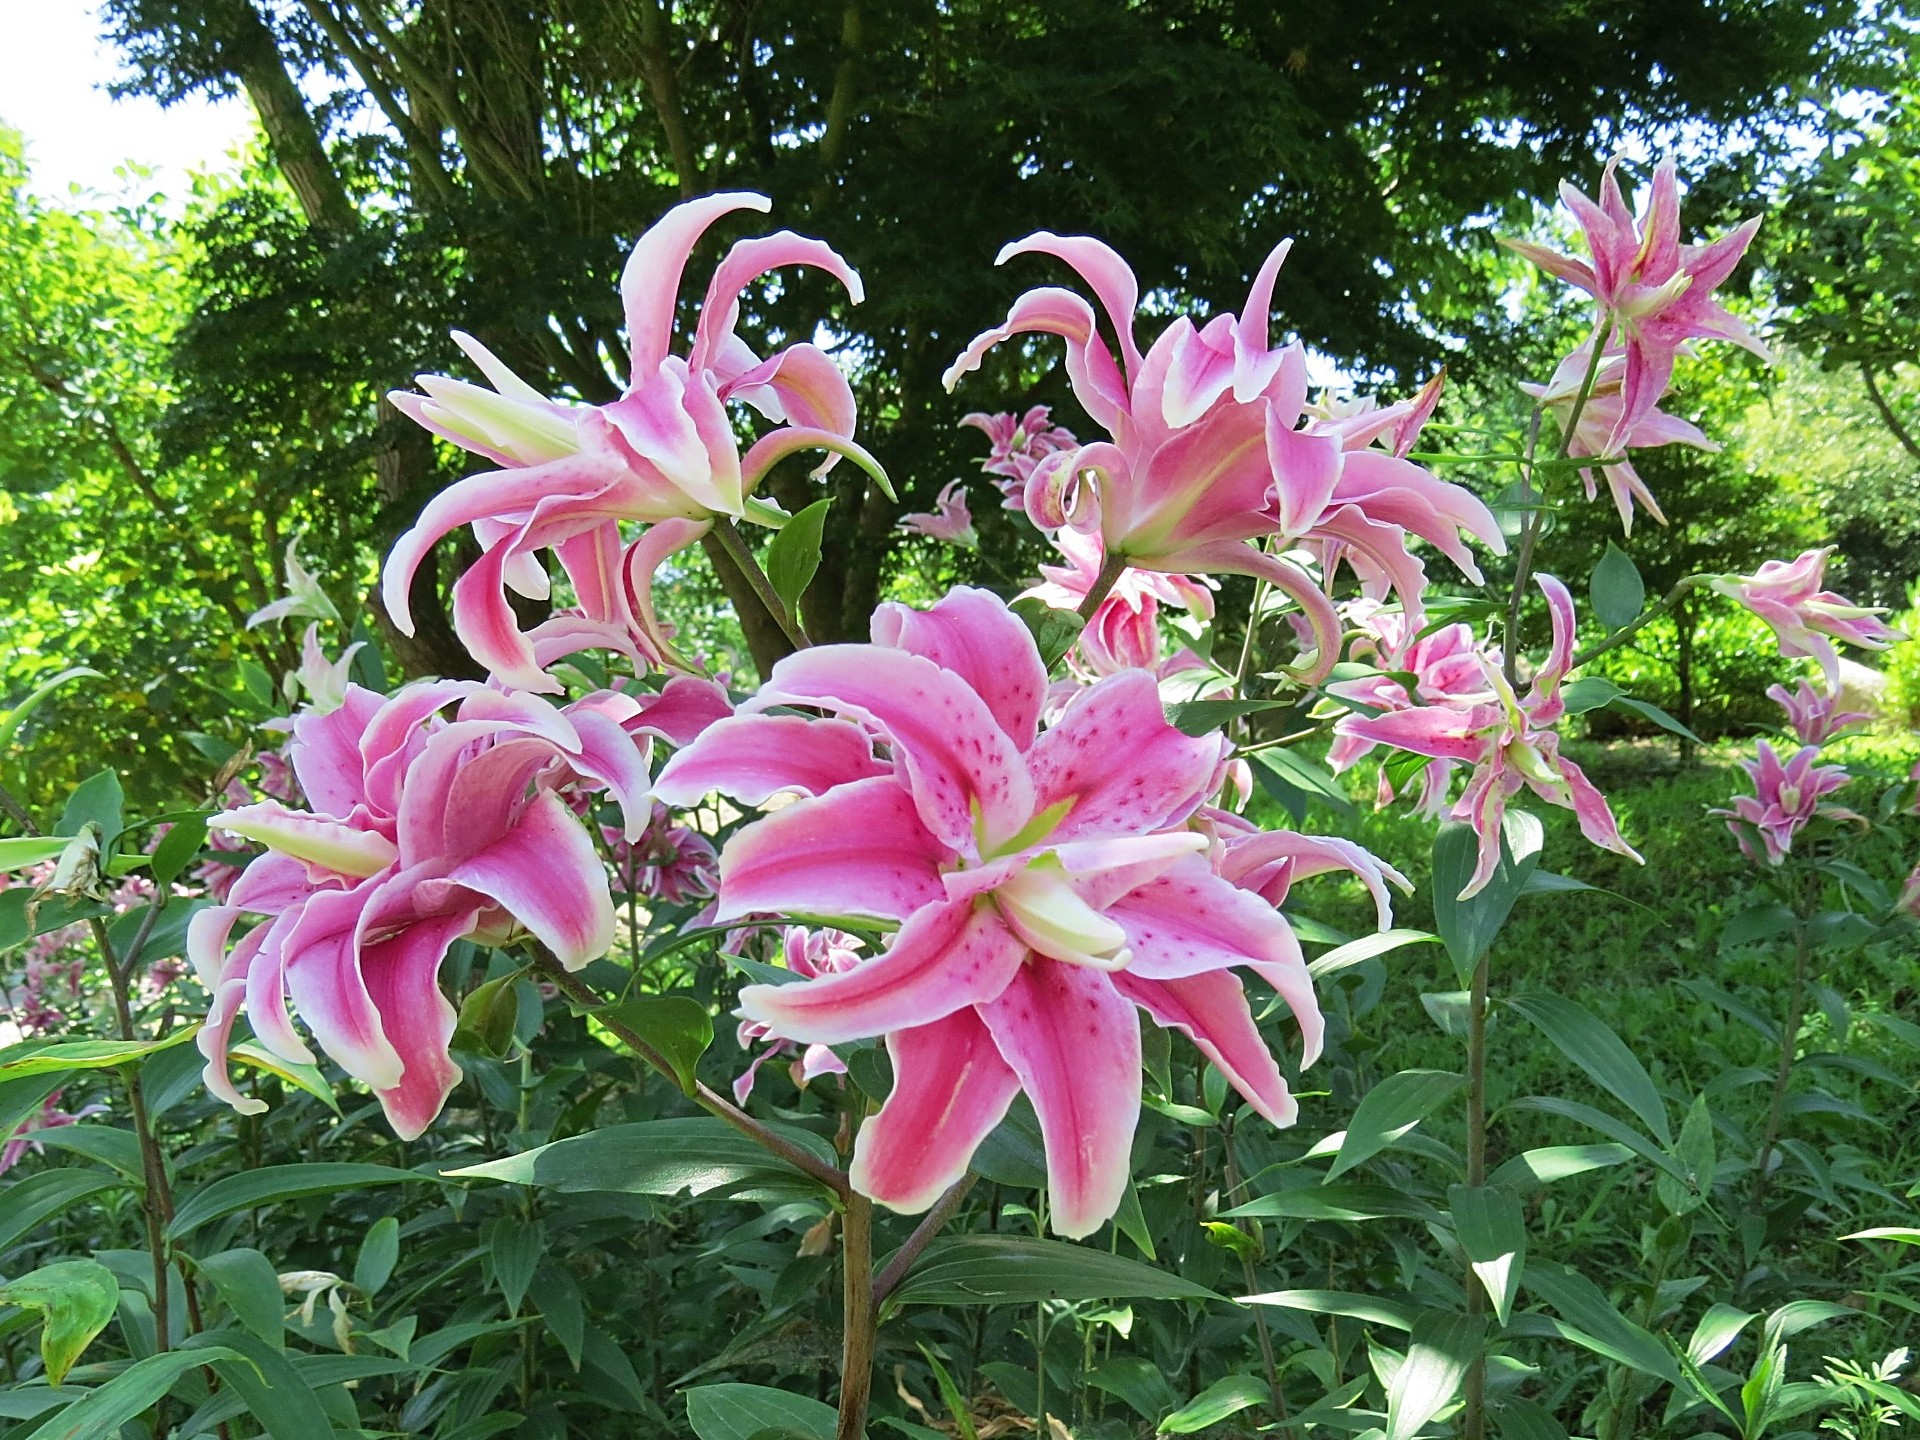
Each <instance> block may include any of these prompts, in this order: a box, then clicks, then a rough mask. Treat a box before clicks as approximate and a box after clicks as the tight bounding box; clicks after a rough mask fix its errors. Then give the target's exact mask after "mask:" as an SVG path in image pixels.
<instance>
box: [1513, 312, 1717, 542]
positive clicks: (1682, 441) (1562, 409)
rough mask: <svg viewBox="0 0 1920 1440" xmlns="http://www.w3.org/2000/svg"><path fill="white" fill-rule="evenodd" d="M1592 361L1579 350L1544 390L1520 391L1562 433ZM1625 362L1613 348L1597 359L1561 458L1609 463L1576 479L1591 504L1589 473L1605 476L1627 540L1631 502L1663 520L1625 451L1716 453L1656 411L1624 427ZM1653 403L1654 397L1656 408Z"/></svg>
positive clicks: (1593, 488)
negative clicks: (1674, 448)
mask: <svg viewBox="0 0 1920 1440" xmlns="http://www.w3.org/2000/svg"><path fill="white" fill-rule="evenodd" d="M1592 355H1593V348H1592V346H1591V344H1588V345H1582V346H1581V347H1580V348H1579V349H1577V350H1575V351H1574V352H1573V353H1572V354H1571V355H1569V356H1567V358H1566V359H1564V360H1562V361H1561V362H1560V364H1559V367H1558V368H1557V369H1555V371H1554V372H1553V379H1552V380H1550V381H1549V382H1548V383H1547V384H1545V385H1532V384H1522V385H1521V386H1520V388H1521V389H1522V390H1524V391H1526V393H1527V394H1529V395H1531V396H1533V398H1534V399H1536V400H1538V401H1540V402H1541V403H1542V404H1543V405H1544V406H1545V407H1546V409H1547V410H1548V412H1549V413H1550V414H1552V415H1553V417H1554V418H1555V419H1556V420H1558V421H1559V422H1560V426H1561V428H1562V429H1563V430H1564V429H1565V428H1566V425H1567V422H1568V421H1569V420H1574V416H1573V406H1574V402H1575V401H1576V400H1578V399H1579V397H1580V386H1581V383H1582V382H1583V381H1584V380H1585V379H1586V374H1587V366H1588V364H1589V362H1590V360H1591V358H1592ZM1627 360H1628V355H1627V351H1626V350H1625V349H1624V348H1623V347H1619V346H1616V347H1614V348H1613V349H1610V350H1608V351H1606V352H1605V353H1604V354H1602V356H1601V357H1600V367H1599V369H1598V370H1596V371H1595V372H1594V377H1593V385H1592V388H1591V389H1590V390H1589V392H1588V394H1587V403H1586V404H1585V405H1584V406H1582V407H1581V410H1580V415H1579V418H1578V419H1577V420H1574V424H1573V434H1572V437H1571V438H1570V439H1569V440H1568V442H1567V454H1568V456H1569V457H1571V458H1573V459H1576V460H1577V459H1581V458H1584V457H1588V456H1591V457H1593V458H1594V459H1606V460H1609V461H1610V463H1608V464H1606V465H1601V466H1594V467H1591V468H1588V469H1584V470H1582V471H1581V472H1580V479H1581V481H1582V483H1584V484H1585V485H1586V487H1587V498H1588V499H1589V500H1591V499H1593V498H1594V496H1595V495H1596V494H1597V493H1598V487H1597V485H1596V483H1595V480H1594V473H1593V472H1594V470H1595V469H1598V470H1601V471H1603V472H1604V473H1605V475H1606V480H1607V490H1608V492H1609V493H1610V494H1611V495H1612V497H1613V508H1614V509H1615V510H1616V511H1618V512H1619V515H1620V528H1621V530H1622V532H1623V533H1625V534H1628V535H1631V534H1632V533H1633V508H1634V503H1635V502H1636V501H1638V502H1639V504H1641V505H1642V506H1644V507H1645V509H1646V512H1647V513H1648V514H1649V515H1651V516H1652V517H1653V518H1654V519H1655V520H1656V521H1658V522H1659V523H1660V524H1662V525H1664V524H1666V523H1667V517H1666V516H1665V515H1664V514H1662V513H1661V510H1660V504H1659V502H1658V501H1656V500H1655V499H1654V498H1653V492H1652V491H1650V490H1649V489H1647V485H1646V482H1645V481H1644V480H1642V479H1641V478H1640V473H1639V471H1637V470H1635V469H1634V468H1633V462H1632V461H1631V460H1629V459H1628V458H1627V451H1629V450H1652V449H1657V448H1658V447H1659V446H1662V445H1691V446H1693V447H1694V448H1695V449H1696V450H1718V449H1719V448H1720V447H1719V446H1718V445H1716V444H1715V443H1714V442H1713V441H1711V440H1709V439H1708V438H1707V437H1706V434H1705V432H1703V431H1702V430H1701V429H1700V428H1699V426H1697V425H1691V424H1689V423H1688V422H1687V421H1685V420H1682V419H1680V418H1678V417H1677V416H1673V415H1669V414H1667V413H1666V412H1665V411H1662V410H1658V409H1652V408H1650V409H1648V410H1647V411H1646V413H1645V414H1643V415H1641V416H1640V418H1639V419H1637V420H1635V421H1633V422H1632V423H1631V424H1628V423H1627V406H1626V397H1625V393H1624V386H1625V382H1626V368H1627ZM1663 393H1664V392H1663ZM1659 398H1660V397H1659V396H1656V397H1655V401H1656V404H1657V403H1658V400H1659Z"/></svg>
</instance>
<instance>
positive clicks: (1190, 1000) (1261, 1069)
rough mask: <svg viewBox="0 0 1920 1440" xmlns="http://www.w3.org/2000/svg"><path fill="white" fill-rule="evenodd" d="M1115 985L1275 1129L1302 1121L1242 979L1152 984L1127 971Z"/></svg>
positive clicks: (1209, 977) (1215, 974) (1218, 973)
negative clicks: (1178, 1035)
mask: <svg viewBox="0 0 1920 1440" xmlns="http://www.w3.org/2000/svg"><path fill="white" fill-rule="evenodd" d="M1113 983H1114V987H1115V988H1116V989H1117V990H1119V992H1120V993H1121V994H1122V995H1124V996H1126V997H1127V999H1129V1000H1131V1001H1133V1003H1134V1004H1136V1005H1138V1006H1139V1007H1140V1008H1141V1009H1142V1010H1145V1011H1146V1012H1147V1014H1149V1015H1151V1016H1152V1017H1153V1019H1154V1022H1155V1023H1156V1024H1159V1025H1162V1026H1165V1027H1166V1028H1167V1029H1170V1030H1181V1031H1184V1032H1185V1033H1186V1035H1187V1037H1188V1038H1189V1039H1191V1040H1192V1041H1193V1043H1194V1044H1195V1045H1197V1046H1198V1047H1199V1048H1200V1053H1201V1054H1203V1055H1205V1056H1206V1057H1207V1059H1209V1060H1211V1061H1212V1062H1213V1065H1214V1068H1215V1069H1217V1070H1218V1071H1219V1072H1220V1073H1221V1074H1222V1075H1224V1076H1226V1077H1227V1080H1228V1082H1229V1083H1231V1084H1232V1086H1233V1088H1234V1089H1236V1090H1238V1091H1239V1092H1240V1093H1241V1094H1242V1095H1244V1096H1246V1097H1247V1103H1248V1104H1250V1105H1252V1106H1253V1108H1254V1109H1256V1110H1258V1111H1259V1112H1260V1113H1261V1115H1263V1116H1265V1117H1266V1118H1267V1119H1268V1120H1270V1121H1271V1122H1273V1123H1274V1124H1275V1125H1291V1124H1293V1122H1294V1121H1295V1120H1297V1119H1299V1118H1300V1105H1299V1102H1298V1101H1296V1100H1295V1099H1294V1098H1293V1095H1292V1093H1291V1092H1290V1091H1289V1090H1288V1089H1287V1081H1286V1077H1285V1076H1283V1075H1282V1074H1281V1073H1280V1066H1279V1065H1278V1064H1277V1063H1276V1062H1275V1061H1274V1058H1273V1052H1271V1051H1270V1050H1268V1049H1267V1043H1266V1041H1265V1040H1263V1039H1261V1038H1260V1029H1259V1027H1258V1026H1257V1025H1255V1024H1254V1023H1253V1012H1252V1011H1251V1010H1249V1009H1248V1008H1247V992H1246V989H1245V987H1244V986H1242V985H1241V983H1240V977H1239V976H1237V975H1234V974H1232V973H1231V972H1230V971H1226V970H1209V971H1206V972H1205V973H1203V974H1199V975H1190V976H1187V977H1186V978H1184V979H1179V980H1148V979H1145V978H1143V977H1141V976H1139V975H1134V974H1130V973H1128V972H1127V971H1124V970H1123V971H1121V972H1120V973H1118V974H1116V975H1115V976H1114V977H1113Z"/></svg>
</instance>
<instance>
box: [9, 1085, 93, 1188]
mask: <svg viewBox="0 0 1920 1440" xmlns="http://www.w3.org/2000/svg"><path fill="white" fill-rule="evenodd" d="M60 1093H61V1092H60V1091H58V1090H56V1091H54V1092H53V1093H52V1094H51V1095H49V1096H47V1098H46V1099H45V1100H43V1101H41V1102H40V1114H39V1115H38V1116H37V1117H36V1118H34V1119H31V1120H22V1121H21V1122H20V1125H19V1128H18V1129H16V1130H15V1131H14V1132H13V1134H12V1135H10V1136H8V1137H7V1140H6V1143H5V1144H4V1145H0V1175H4V1174H6V1173H7V1171H9V1170H11V1169H12V1168H13V1167H14V1166H16V1165H18V1164H19V1163H20V1162H21V1160H22V1159H24V1158H25V1157H26V1154H27V1152H28V1151H29V1150H31V1151H32V1152H33V1153H34V1154H36V1155H44V1154H45V1153H46V1150H45V1148H44V1147H43V1146H42V1145H41V1144H40V1142H39V1141H38V1140H36V1139H34V1138H33V1137H34V1136H35V1135H36V1134H37V1133H38V1132H40V1131H42V1130H58V1129H60V1128H61V1127H62V1126H63V1125H78V1124H79V1123H80V1122H81V1121H82V1120H88V1119H91V1118H92V1117H93V1116H95V1115H105V1114H107V1113H108V1112H107V1107H106V1106H105V1105H101V1104H98V1103H95V1104H91V1105H82V1106H81V1107H80V1108H79V1109H78V1110H74V1111H71V1112H69V1111H66V1110H63V1109H61V1108H60Z"/></svg>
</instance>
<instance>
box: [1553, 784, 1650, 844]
mask: <svg viewBox="0 0 1920 1440" xmlns="http://www.w3.org/2000/svg"><path fill="white" fill-rule="evenodd" d="M1559 763H1560V774H1561V776H1562V777H1563V778H1564V779H1565V780H1566V782H1567V793H1568V796H1569V798H1570V802H1571V804H1572V807H1573V814H1574V818H1575V819H1576V820H1578V821H1579V822H1580V833H1581V834H1582V835H1584V836H1586V837H1587V839H1588V840H1590V841H1592V842H1593V843H1594V844H1595V845H1598V846H1599V847H1600V848H1601V849H1603V850H1611V851H1613V852H1614V853H1615V854H1617V855H1625V856H1626V857H1627V858H1628V859H1630V860H1639V861H1640V862H1641V863H1642V864H1645V863H1646V862H1645V860H1644V859H1642V857H1641V855H1640V852H1639V851H1638V850H1635V849H1634V848H1633V847H1632V846H1631V845H1629V844H1627V842H1626V841H1625V840H1623V839H1622V838H1621V837H1620V826H1619V824H1618V822H1616V821H1615V820H1614V818H1613V809H1612V807H1611V806H1609V805H1608V804H1607V797H1606V796H1604V795H1602V794H1601V793H1600V791H1599V790H1598V789H1597V788H1596V787H1595V786H1594V783H1593V782H1592V781H1591V780H1589V779H1587V776H1586V772H1585V771H1583V770H1582V769H1581V768H1580V767H1579V766H1578V765H1576V764H1574V763H1573V761H1571V760H1566V759H1562V760H1561V761H1560V762H1559Z"/></svg>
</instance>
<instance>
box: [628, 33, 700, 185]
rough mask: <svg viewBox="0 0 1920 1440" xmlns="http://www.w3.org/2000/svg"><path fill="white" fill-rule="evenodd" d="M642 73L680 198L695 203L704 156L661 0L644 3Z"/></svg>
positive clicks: (641, 44) (641, 47)
mask: <svg viewBox="0 0 1920 1440" xmlns="http://www.w3.org/2000/svg"><path fill="white" fill-rule="evenodd" d="M638 8H639V11H640V73H641V76H642V77H643V78H644V79H645V80H646V82H647V94H648V96H649V97H650V98H651V99H652V101H653V109H654V113H655V114H657V115H658V116H659V117H660V128H661V129H662V130H664V131H665V132H666V136H667V152H668V153H669V154H670V155H672V156H673V168H674V169H675V170H677V171H678V172H679V175H680V194H681V195H682V196H683V197H686V198H688V199H691V198H692V197H693V196H695V195H698V194H699V193H700V156H699V152H698V151H697V150H696V149H695V148H694V143H693V132H692V131H691V130H690V129H688V128H687V111H686V106H685V105H683V104H682V103H681V100H680V77H679V76H678V75H676V74H675V73H674V69H673V59H672V56H671V53H670V47H671V45H672V35H671V32H670V31H669V30H668V28H667V15H666V11H665V10H663V9H662V8H661V6H660V0H640V3H639V7H638Z"/></svg>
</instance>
